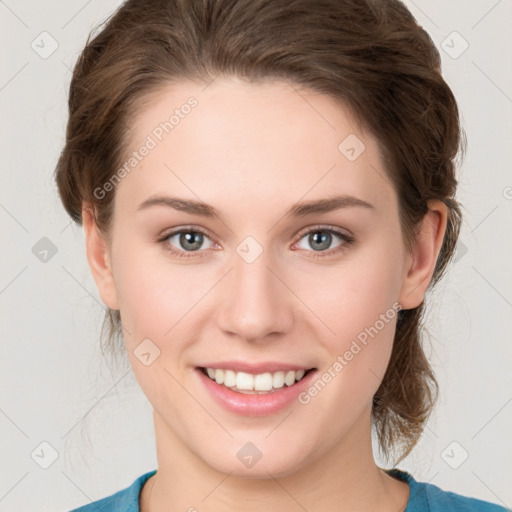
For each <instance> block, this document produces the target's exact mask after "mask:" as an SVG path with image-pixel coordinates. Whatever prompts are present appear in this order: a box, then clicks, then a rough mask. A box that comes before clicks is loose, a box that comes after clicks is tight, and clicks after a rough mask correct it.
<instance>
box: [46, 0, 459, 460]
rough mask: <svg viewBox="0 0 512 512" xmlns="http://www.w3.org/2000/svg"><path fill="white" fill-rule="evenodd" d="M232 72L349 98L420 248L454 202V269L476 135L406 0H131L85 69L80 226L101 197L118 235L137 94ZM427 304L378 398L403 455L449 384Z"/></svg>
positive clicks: (407, 318) (63, 166)
mask: <svg viewBox="0 0 512 512" xmlns="http://www.w3.org/2000/svg"><path fill="white" fill-rule="evenodd" d="M218 75H226V76H237V77H240V78H243V79H245V80H248V81H254V82H256V81H260V80H272V79H277V80H289V81H290V82H292V83H294V84H297V85H300V86H304V87H306V88H309V89H311V90H313V91H316V92H320V93H322V94H326V95H329V96H331V97H333V98H335V99H336V100H338V101H340V102H342V103H343V104H344V105H345V106H348V108H349V109H350V111H351V112H352V114H353V115H354V117H355V119H356V120H357V121H358V122H359V123H360V124H361V126H363V127H364V128H366V129H367V130H368V132H369V133H371V134H373V135H374V136H375V137H376V139H377V140H378V141H379V145H380V148H381V151H382V155H383V158H384V161H385V163H386V170H387V173H388V177H389V179H390V181H391V182H392V184H393V186H394V187H395V190H396V191H397V193H398V197H399V211H400V222H401V229H402V234H403V239H404V242H405V244H406V247H408V248H410V247H411V244H412V242H413V241H414V237H415V233H416V231H415V230H416V229H417V227H418V226H419V222H420V221H421V220H422V218H423V217H424V215H425V213H426V212H427V211H428V207H427V201H428V200H431V199H438V200H441V201H442V202H443V203H445V204H446V206H447V208H448V225H447V230H446V234H445V238H444V241H443V245H442V248H441V251H440V254H439V257H438V260H437V263H436V267H435V271H434V275H433V278H432V282H431V283H430V286H433V285H434V284H435V283H436V282H437V281H438V280H439V279H440V277H441V276H442V275H443V273H444V271H445V269H446V267H447V265H448V263H449V261H450V260H451V258H452V256H453V254H454V251H455V245H456V242H457V238H458V234H459V230H460V225H461V210H460V206H459V203H458V202H457V201H456V200H455V192H456V186H457V180H456V177H455V159H456V157H457V155H458V154H459V151H460V152H461V153H463V151H464V147H465V137H464V132H463V131H462V128H461V127H460V124H459V115H458V108H457V104H456V101H455V98H454V96H453V94H452V92H451V90H450V88H449V87H448V85H447V84H446V82H445V81H444V79H443V77H442V75H441V60H440V56H439V52H438V51H437V49H436V47H435V45H434V43H433V42H432V40H431V38H430V37H429V35H428V34H427V33H426V32H425V31H424V30H423V29H422V28H421V27H420V26H419V25H418V24H417V22H416V21H415V19H414V17H413V16H412V15H411V13H410V12H409V11H408V10H407V8H406V7H405V6H404V5H403V4H402V3H401V2H399V1H398V0H194V1H192V0H128V1H127V2H126V3H124V4H123V5H122V6H121V7H120V8H119V9H118V11H117V12H116V13H114V15H113V16H111V17H110V18H109V19H108V20H107V21H106V22H105V24H104V26H103V27H102V28H101V31H100V32H99V33H98V34H97V35H95V36H94V37H93V38H92V40H91V36H89V39H88V41H87V44H86V47H85V48H84V50H83V52H82V54H81V55H80V57H79V60H78V62H77V64H76V66H75V69H74V72H73V78H72V81H71V86H70V92H69V121H68V126H67V137H66V144H65V147H64V149H63V151H62V154H61V156H60V159H59V162H58V165H57V169H56V181H57V184H58V189H59V193H60V197H61V199H62V202H63V204H64V206H65V208H66V210H67V211H68V213H69V214H70V215H71V217H72V218H73V219H74V220H75V221H76V222H77V223H78V224H81V221H82V219H81V210H82V206H83V204H84V202H85V203H89V204H91V205H92V206H93V209H94V213H95V217H96V221H97V224H98V227H99V228H100V229H101V230H102V231H104V232H105V233H108V227H109V222H110V218H111V214H112V205H113V201H112V199H113V192H112V193H110V194H107V197H105V198H102V199H98V198H96V197H95V195H94V193H93V191H94V190H95V189H96V188H97V187H101V186H102V185H103V184H104V183H106V182H107V181H108V180H109V178H111V176H112V175H113V174H114V172H115V171H116V169H118V167H119V166H120V165H121V162H122V155H123V151H124V150H125V144H126V140H127V133H128V128H127V127H128V122H129V119H130V117H131V116H133V115H134V113H135V112H136V110H135V109H136V101H139V100H140V99H143V98H145V97H147V95H148V94H150V93H152V92H154V91H156V90H158V89H159V88H160V87H162V86H164V85H166V84H169V83H171V82H173V81H174V82H176V81H179V80H185V79H190V80H195V81H199V82H203V83H208V82H209V81H211V80H213V79H214V78H216V77H217V76H218ZM137 104H139V103H137ZM423 310H424V304H421V305H420V306H419V307H417V308H414V309H409V310H402V311H400V312H399V316H398V320H397V326H396V333H395V339H394V345H393V351H392V355H391V360H390V364H389V366H388V368H387V371H386V373H385V376H384V378H383V381H382V383H381V385H380V387H379V389H378V391H377V392H376V394H375V396H374V399H373V408H372V420H373V427H374V428H375V430H376V433H377V436H378V440H379V446H380V450H381V453H383V454H384V455H385V456H386V457H387V458H390V456H391V455H392V454H393V453H394V454H396V458H395V460H396V462H398V461H400V460H402V459H403V458H404V457H405V456H406V455H407V454H408V453H409V452H410V451H411V449H412V448H413V447H414V445H415V444H416V443H417V441H418V439H419V437H420V435H421V433H422V431H423V429H424V427H425V423H426V421H427V419H428V417H429V414H430V412H431V410H432V408H433V405H434V403H435V401H436V399H437V394H438V385H437V382H436V379H435V377H434V374H433V371H432V368H431V367H430V365H429V363H428V361H427V358H426V356H425V353H424V351H423V348H422V344H421V336H420V335H421V323H422V319H423V318H422V315H423V312H424V311H423ZM105 321H106V322H109V336H108V341H109V343H111V344H112V340H113V339H117V338H118V336H117V335H119V334H121V332H122V331H121V325H120V316H119V311H112V310H109V311H108V312H107V315H106V318H105ZM105 325H106V323H104V327H105ZM111 348H112V349H113V350H117V348H115V347H114V345H113V344H112V347H111Z"/></svg>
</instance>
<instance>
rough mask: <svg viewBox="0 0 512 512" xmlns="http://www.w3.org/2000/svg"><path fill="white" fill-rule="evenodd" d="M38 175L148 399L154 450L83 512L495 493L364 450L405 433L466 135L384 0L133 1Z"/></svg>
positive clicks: (424, 56) (411, 501)
mask: <svg viewBox="0 0 512 512" xmlns="http://www.w3.org/2000/svg"><path fill="white" fill-rule="evenodd" d="M69 107H70V115H69V123H68V129H67V140H66V146H65V148H64V150H63V152H62V155H61V158H60V160H59V163H58V167H57V172H56V179H57V183H58V187H59V192H60V195H61V198H62V201H63V204H64V206H65V208H66V210H67V211H68V213H69V214H70V215H71V217H72V218H73V219H74V220H75V221H76V222H77V223H79V224H83V227H84V231H85V235H86V246H87V258H88V261H89V264H90V267H91V271H92V274H93V276H94V279H95V282H96V284H97V286H98V290H99V293H100V296H101V299H102V300H103V302H104V303H105V304H106V306H107V307H108V317H107V320H108V322H109V325H110V327H111V329H110V336H111V338H112V339H113V338H114V337H115V336H116V335H119V334H121V333H122V337H123V338H124V343H125V345H126V350H127V351H128V354H129V358H130V362H131V365H132V368H133V371H134V374H135V376H136V378H137V380H138V382H139V384H140V386H141V388H142V390H143V392H144V393H145V394H146V396H147V397H148V399H149V401H150V403H151V404H152V406H153V409H154V425H155V436H156V443H157V446H156V448H157V456H158V469H157V470H155V471H152V472H150V473H146V474H145V475H142V476H141V477H140V478H138V479H137V480H136V481H135V482H134V483H133V484H132V485H131V486H130V487H129V488H127V489H124V490H122V491H120V492H118V493H116V494H115V495H113V496H110V497H107V498H105V499H104V500H100V501H98V502H95V503H91V504H89V505H87V506H85V507H82V508H80V509H77V510H80V511H84V512H92V511H93V510H105V511H107V510H108V511H114V510H116V511H117V510H123V511H136V510H141V511H142V512H153V511H160V510H189V511H193V510H199V511H220V510H226V511H235V510H244V511H252V510H286V511H293V510H308V511H331V510H336V511H361V512H363V511H370V510H372V511H373V510H379V511H382V512H387V511H389V512H391V511H393V512H398V511H403V510H406V511H407V512H415V511H424V510H425V511H441V510H442V511H443V512H444V511H449V510H453V511H455V510H457V511H458V510H468V511H469V510H475V511H476V510H478V511H498V510H504V509H503V508H502V507H499V506H497V505H494V504H491V503H486V502H483V501H480V500H475V499H471V498H467V497H463V496H459V495H456V494H453V493H449V492H445V491H442V490H441V489H439V488H438V487H436V486H434V485H431V484H426V483H420V482H417V481H416V480H415V479H414V478H413V476H412V475H410V474H409V473H406V472H404V471H401V470H398V469H393V470H384V469H382V468H380V467H378V466H377V464H376V463H375V460H374V456H373V452H372V443H371V440H372V437H371V435H372V429H374V431H375V434H376V437H377V440H378V442H379V447H380V449H381V451H382V453H383V454H384V455H385V456H387V457H388V458H389V459H392V460H393V461H394V463H395V464H396V463H397V462H399V461H400V460H402V459H403V458H404V457H405V456H406V455H407V454H408V453H409V452H410V451H411V450H412V448H413V447H414V445H415V444H416V443H417V441H418V439H419V437H420V435H421V432H422V430H423V428H424V426H425V423H426V421H427V419H428V416H429V413H430V412H431V410H432V407H433V405H434V402H435V399H436V393H437V385H436V380H435V377H434V375H433V372H432V369H431V367H430V365H429V363H428V361H427V359H426V357H425V354H424V352H423V350H422V346H421V338H420V333H421V331H420V320H421V317H422V314H423V308H424V306H423V302H424V298H425V294H426V292H427V289H429V287H432V286H433V285H434V284H435V283H436V282H437V281H438V280H439V278H440V277H441V276H442V274H443V272H444V271H445V269H446V267H447V265H448V263H449V261H450V259H451V258H452V256H453V253H454V249H455V245H456V241H457V237H458V234H459V229H460V223H461V213H460V207H459V204H458V202H457V201H456V200H455V193H456V185H457V181H456V178H455V166H454V159H455V157H456V155H457V154H458V152H459V151H460V150H461V149H462V147H461V146H462V141H463V135H462V131H461V128H460V125H459V118H458V109H457V105H456V102H455V99H454V97H453V94H452V92H451V91H450V89H449V87H448V86H447V84H446V83H445V81H444V80H443V78H442V76H441V73H440V58H439V54H438V52H437V50H436V48H435V46H434V44H433V42H432V41H431V39H430V37H429V36H428V35H427V34H426V33H425V32H424V31H423V30H422V29H421V28H420V27H419V25H418V24H417V23H416V22H415V20H414V18H413V17H412V15H411V14H410V13H409V12H408V10H407V9H406V8H405V7H404V6H403V5H402V4H401V3H400V2H398V1H396V0H391V1H386V0H380V1H371V0H321V1H319V0H314V1H313V0H297V1H290V0H204V1H198V2H190V1H186V0H160V1H156V0H155V1H150V2H148V1H147V0H146V1H141V0H132V1H130V0H129V1H127V2H126V3H125V4H124V5H123V6H122V7H121V8H120V9H119V10H118V11H117V13H116V14H115V15H114V16H113V17H112V18H110V19H109V20H108V22H107V23H106V25H105V26H104V27H103V29H102V30H101V32H100V33H99V34H98V35H96V36H95V37H94V38H93V39H92V41H89V42H88V44H87V45H86V48H85V49H84V51H83V52H82V55H81V56H80V59H79V61H78V63H77V65H76V67H75V70H74V74H73V79H72V83H71V88H70V96H69Z"/></svg>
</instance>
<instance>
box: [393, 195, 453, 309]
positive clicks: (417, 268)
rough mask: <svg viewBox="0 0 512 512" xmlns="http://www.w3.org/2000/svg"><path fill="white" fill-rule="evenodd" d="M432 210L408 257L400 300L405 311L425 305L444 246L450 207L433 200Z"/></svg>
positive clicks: (430, 202)
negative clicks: (429, 286)
mask: <svg viewBox="0 0 512 512" xmlns="http://www.w3.org/2000/svg"><path fill="white" fill-rule="evenodd" d="M428 208H429V211H428V212H427V214H426V215H425V217H424V218H423V220H422V221H421V226H420V230H419V231H418V234H417V236H416V240H415V242H414V244H413V247H412V250H411V252H410V253H409V256H408V261H407V266H406V275H405V276H404V281H403V283H402V290H401V292H400V297H399V302H400V304H401V305H402V307H403V309H412V308H415V307H418V306H419V305H420V304H421V303H422V302H423V300H424V298H425V292H426V290H427V288H428V285H429V284H430V281H431V280H432V276H433V274H434V269H435V266H436V262H437V257H438V256H439V252H440V250H441V247H442V244H443V239H444V234H445V231H446V224H447V219H448V210H447V207H446V205H445V204H444V203H443V202H441V201H438V200H432V201H429V202H428Z"/></svg>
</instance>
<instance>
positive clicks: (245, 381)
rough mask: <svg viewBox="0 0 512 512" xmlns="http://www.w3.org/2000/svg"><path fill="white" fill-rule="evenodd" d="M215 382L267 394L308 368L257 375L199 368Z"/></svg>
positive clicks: (289, 383) (241, 391)
mask: <svg viewBox="0 0 512 512" xmlns="http://www.w3.org/2000/svg"><path fill="white" fill-rule="evenodd" d="M201 371H202V372H203V373H204V374H205V375H207V376H208V377H209V378H210V379H211V380H213V381H215V382H216V383H217V384H220V385H222V386H225V387H226V388H229V389H231V390H232V391H236V392H238V393H245V394H268V393H273V392H274V391H276V390H278V389H281V388H283V387H285V386H286V387H290V386H293V385H294V384H295V383H296V382H299V381H301V380H302V379H303V378H304V377H305V375H306V374H307V373H308V372H309V371H310V370H297V371H294V370H289V371H277V372H272V373H271V372H265V373H260V374H257V375H253V374H251V373H246V372H235V371H233V370H225V369H220V368H201Z"/></svg>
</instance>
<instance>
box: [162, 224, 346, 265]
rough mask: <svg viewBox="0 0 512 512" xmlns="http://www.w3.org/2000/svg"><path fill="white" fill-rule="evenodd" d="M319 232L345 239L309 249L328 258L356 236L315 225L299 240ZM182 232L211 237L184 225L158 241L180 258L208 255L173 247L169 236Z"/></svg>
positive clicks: (314, 253)
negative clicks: (327, 246)
mask: <svg viewBox="0 0 512 512" xmlns="http://www.w3.org/2000/svg"><path fill="white" fill-rule="evenodd" d="M317 232H321V233H331V234H334V235H335V236H337V237H339V238H340V239H341V240H342V241H343V243H342V244H341V245H339V246H338V247H336V248H334V249H331V250H327V251H309V252H312V253H313V255H312V257H313V258H326V257H329V256H333V255H334V254H338V253H340V252H342V251H344V250H345V249H346V248H347V247H348V246H350V245H352V244H353V243H354V242H355V238H354V237H353V236H351V235H348V234H347V233H344V232H343V231H339V230H337V229H333V228H330V227H327V226H314V227H313V228H310V229H309V230H308V231H305V232H303V233H301V234H300V235H299V236H298V240H297V242H299V241H300V240H302V239H303V238H304V237H305V236H307V235H310V234H311V233H317ZM180 233H201V234H202V235H204V236H206V237H208V238H210V237H209V235H208V233H206V232H205V231H203V230H202V229H198V228H192V227H184V228H180V229H177V230H175V231H171V232H170V233H166V234H165V235H163V236H162V237H160V238H159V239H158V242H160V243H162V244H164V247H165V250H166V251H168V252H170V253H171V254H172V255H174V256H177V257H179V258H193V257H199V258H203V257H205V256H206V254H205V252H206V251H204V250H198V251H182V250H178V249H175V248H174V247H172V246H171V245H170V244H169V243H168V240H169V238H171V237H173V236H174V235H178V234H180ZM295 243H296V242H295Z"/></svg>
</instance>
